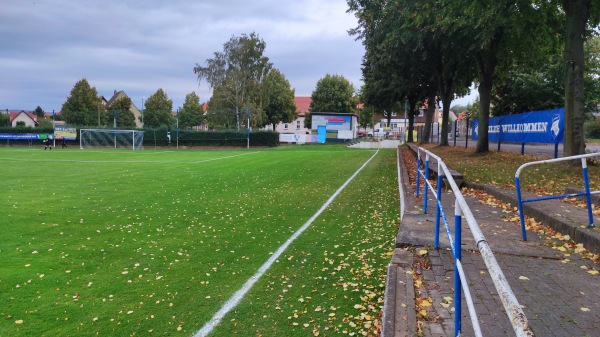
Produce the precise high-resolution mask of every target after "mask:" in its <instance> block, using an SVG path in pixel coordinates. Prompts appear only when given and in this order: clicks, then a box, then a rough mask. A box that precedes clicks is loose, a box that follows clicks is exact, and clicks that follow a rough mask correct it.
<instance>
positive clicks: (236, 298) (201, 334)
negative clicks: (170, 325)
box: [194, 150, 379, 337]
mask: <svg viewBox="0 0 600 337" xmlns="http://www.w3.org/2000/svg"><path fill="white" fill-rule="evenodd" d="M377 153H379V150H377V151H376V152H375V153H374V154H373V155H372V156H371V158H369V160H367V161H366V162H365V163H364V164H363V165H362V166H361V167H360V168H359V169H358V170H356V172H354V174H353V175H352V176H350V178H348V180H346V182H345V183H344V184H343V185H342V186H340V188H338V189H337V191H335V193H333V194H332V195H331V197H329V199H327V201H326V202H325V203H324V204H323V206H321V208H319V210H318V211H317V212H316V213H315V214H314V215H313V216H312V217H310V219H308V221H306V222H305V223H304V225H302V227H300V228H299V229H298V230H297V231H296V232H295V233H294V234H292V236H290V238H289V239H287V241H286V242H285V243H284V244H283V245H281V246H280V247H279V248H278V249H277V251H276V252H275V253H273V255H271V257H270V258H269V259H268V260H267V261H266V262H265V263H264V264H263V265H262V266H261V267H260V268H259V269H258V271H257V272H256V273H255V274H254V275H252V276H251V277H250V278H249V279H248V281H246V283H244V285H243V286H242V287H241V288H240V289H239V290H238V291H236V292H235V293H234V294H233V295H231V297H230V298H229V299H228V300H227V302H225V304H223V306H222V307H221V309H219V311H217V313H216V314H214V316H213V317H212V318H211V319H210V320H209V321H208V322H206V323H205V324H204V326H203V327H202V329H200V330H198V332H196V334H194V337H205V336H207V335H208V334H209V333H211V332H212V330H213V329H214V327H215V326H217V325H218V324H219V323H220V322H221V319H222V318H223V317H225V315H227V314H228V313H229V312H230V311H231V310H232V309H233V308H235V307H236V306H237V305H238V303H239V302H240V301H241V300H242V298H244V296H245V295H246V293H248V291H250V289H251V288H252V287H253V286H254V284H255V283H256V282H257V281H258V279H260V277H261V276H263V274H264V273H265V272H266V271H267V270H268V269H269V268H270V267H271V266H272V265H273V263H275V261H276V260H277V259H278V258H279V257H280V256H281V254H283V252H284V251H285V250H286V249H287V248H288V246H289V245H290V244H291V243H292V242H294V240H296V238H298V236H300V234H302V233H303V232H304V231H305V230H306V229H307V228H308V227H310V225H311V224H312V223H313V221H315V219H317V217H319V215H321V213H323V212H324V211H325V209H327V207H329V205H330V204H331V203H332V202H333V200H334V199H335V198H336V197H337V196H338V195H339V194H340V193H341V192H342V191H343V190H344V188H346V186H347V185H348V184H349V183H350V182H351V181H352V180H354V178H355V177H356V176H357V175H358V173H360V171H362V169H363V168H365V167H366V166H367V164H369V162H371V160H372V159H373V158H375V156H376V155H377Z"/></svg>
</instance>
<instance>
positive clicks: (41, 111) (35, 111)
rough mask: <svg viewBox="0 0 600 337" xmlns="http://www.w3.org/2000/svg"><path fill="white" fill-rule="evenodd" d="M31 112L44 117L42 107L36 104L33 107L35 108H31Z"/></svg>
mask: <svg viewBox="0 0 600 337" xmlns="http://www.w3.org/2000/svg"><path fill="white" fill-rule="evenodd" d="M33 113H34V114H35V115H36V116H38V117H41V118H43V117H44V109H42V108H41V107H40V106H39V105H38V106H37V108H35V110H33Z"/></svg>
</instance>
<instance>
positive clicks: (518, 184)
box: [515, 153, 600, 241]
mask: <svg viewBox="0 0 600 337" xmlns="http://www.w3.org/2000/svg"><path fill="white" fill-rule="evenodd" d="M597 156H600V153H589V154H581V155H578V156H571V157H563V158H555V159H546V160H538V161H532V162H529V163H525V164H523V165H521V166H519V168H518V169H517V172H516V173H515V190H516V192H517V205H518V208H519V220H520V221H521V236H522V237H523V241H527V230H526V229H525V214H524V212H523V204H524V203H526V202H534V201H542V200H551V199H565V198H572V197H578V196H582V195H585V201H586V204H587V213H588V220H589V223H588V228H594V215H593V214H592V198H591V195H592V194H598V193H600V191H593V192H591V191H590V180H589V177H588V169H587V158H590V157H597ZM577 159H581V171H582V174H583V185H584V190H585V191H584V192H580V193H570V194H561V195H552V196H546V197H539V198H531V199H525V200H523V199H522V197H521V180H520V175H521V172H522V171H523V169H525V168H526V167H528V166H532V165H540V164H550V163H557V162H561V161H569V160H577Z"/></svg>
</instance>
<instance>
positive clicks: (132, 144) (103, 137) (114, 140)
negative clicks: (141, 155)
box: [79, 129, 144, 150]
mask: <svg viewBox="0 0 600 337" xmlns="http://www.w3.org/2000/svg"><path fill="white" fill-rule="evenodd" d="M96 147H112V148H115V149H116V148H129V149H132V150H140V149H143V148H144V131H138V130H110V129H80V130H79V148H81V149H85V148H96Z"/></svg>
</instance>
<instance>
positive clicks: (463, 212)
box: [416, 147, 534, 337]
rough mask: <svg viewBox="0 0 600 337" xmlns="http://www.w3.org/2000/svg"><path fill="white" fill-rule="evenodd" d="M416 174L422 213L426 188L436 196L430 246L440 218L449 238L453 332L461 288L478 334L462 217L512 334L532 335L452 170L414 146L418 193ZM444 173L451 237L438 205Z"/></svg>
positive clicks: (458, 325)
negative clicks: (432, 167) (433, 173)
mask: <svg viewBox="0 0 600 337" xmlns="http://www.w3.org/2000/svg"><path fill="white" fill-rule="evenodd" d="M421 152H423V153H425V169H424V170H421V165H422V163H421ZM429 157H433V158H434V159H435V160H436V161H437V165H438V166H437V168H438V169H437V172H438V177H437V189H436V190H435V191H434V188H433V185H432V184H431V182H430V181H429V179H428V177H429ZM420 176H423V178H424V179H425V182H424V186H423V189H424V191H423V192H424V193H423V194H424V196H423V199H424V200H423V203H424V205H423V213H425V214H426V213H427V190H428V189H431V191H432V194H433V196H434V197H435V199H436V222H435V238H434V247H435V249H439V230H440V229H439V225H440V218H442V219H443V220H444V226H445V229H446V234H447V235H448V241H449V242H450V246H451V249H452V253H453V255H454V335H455V336H460V334H461V330H462V326H461V307H462V303H461V292H463V290H464V295H465V300H466V301H467V308H468V310H469V316H470V317H471V322H472V324H473V330H474V333H475V336H482V334H481V328H480V326H479V320H478V318H477V314H476V312H475V306H474V305H473V301H472V298H471V293H470V290H469V286H468V283H467V279H466V276H465V273H464V270H463V266H462V263H461V258H462V254H461V244H462V229H461V227H462V218H463V217H464V218H465V219H466V221H467V225H468V226H469V229H470V230H471V233H472V234H473V238H474V239H475V242H476V244H477V248H478V249H479V252H480V253H481V257H482V258H483V261H484V263H485V265H486V267H487V270H488V272H489V275H490V276H491V278H492V281H493V282H494V286H495V287H496V291H497V292H498V295H499V297H500V300H501V301H502V304H503V306H504V309H505V310H506V314H507V315H508V318H509V320H510V322H511V324H512V326H513V330H514V331H515V334H516V336H519V337H521V336H534V333H533V331H532V330H531V327H530V326H529V322H528V320H527V317H526V316H525V313H524V312H523V309H522V308H521V306H520V305H519V302H518V301H517V298H516V297H515V295H514V293H513V291H512V289H511V287H510V285H509V284H508V281H507V280H506V277H505V276H504V273H503V272H502V269H501V268H500V265H498V261H496V258H495V257H494V254H493V252H492V250H491V248H490V246H489V244H488V242H487V240H486V239H485V237H484V236H483V233H482V232H481V229H480V227H479V224H478V223H477V220H475V217H474V216H473V213H472V212H471V209H470V208H469V205H468V204H467V202H466V200H465V198H464V196H463V195H462V192H461V191H460V188H459V187H458V186H457V185H456V182H455V181H454V178H452V174H451V173H450V171H449V170H448V167H447V166H446V164H445V163H444V162H443V161H442V159H441V158H440V157H438V156H436V155H435V154H433V153H432V152H430V151H428V150H426V149H424V148H421V147H419V148H418V149H417V177H416V185H417V186H416V194H417V196H419V190H420ZM444 176H445V177H446V179H447V182H448V185H449V187H450V189H451V190H452V192H453V193H454V196H455V198H456V201H455V203H454V239H453V237H452V234H451V233H450V228H449V226H448V221H447V219H446V215H445V212H444V209H443V206H442V200H441V197H442V193H441V188H442V183H443V181H442V178H443V177H444Z"/></svg>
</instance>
